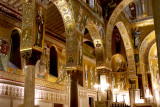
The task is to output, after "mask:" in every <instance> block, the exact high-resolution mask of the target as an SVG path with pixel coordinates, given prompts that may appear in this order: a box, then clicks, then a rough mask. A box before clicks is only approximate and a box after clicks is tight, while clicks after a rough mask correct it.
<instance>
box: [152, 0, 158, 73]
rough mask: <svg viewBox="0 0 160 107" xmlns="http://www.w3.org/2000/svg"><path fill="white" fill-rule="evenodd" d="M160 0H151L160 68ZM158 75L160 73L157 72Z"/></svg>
mask: <svg viewBox="0 0 160 107" xmlns="http://www.w3.org/2000/svg"><path fill="white" fill-rule="evenodd" d="M159 4H160V0H152V8H153V9H152V10H153V18H154V26H155V34H156V43H157V53H158V65H159V69H160V20H159V17H160V7H159ZM159 76H160V73H159Z"/></svg>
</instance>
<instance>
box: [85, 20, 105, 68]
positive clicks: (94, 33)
mask: <svg viewBox="0 0 160 107" xmlns="http://www.w3.org/2000/svg"><path fill="white" fill-rule="evenodd" d="M85 27H86V28H87V29H88V31H89V33H90V35H91V38H92V41H93V44H94V47H95V54H96V62H97V63H96V64H97V67H104V46H103V42H102V38H101V36H100V33H99V31H98V28H97V26H96V25H95V24H94V22H93V21H90V20H87V23H86V26H85Z"/></svg>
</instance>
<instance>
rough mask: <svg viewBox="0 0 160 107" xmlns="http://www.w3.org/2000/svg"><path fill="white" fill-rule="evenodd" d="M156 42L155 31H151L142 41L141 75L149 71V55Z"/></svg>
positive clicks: (140, 52) (140, 53)
mask: <svg viewBox="0 0 160 107" xmlns="http://www.w3.org/2000/svg"><path fill="white" fill-rule="evenodd" d="M155 42H156V37H155V31H151V32H150V33H149V34H148V35H147V36H146V37H145V38H144V40H143V41H142V44H141V46H140V48H139V49H140V51H139V56H140V65H141V66H140V69H141V73H144V72H143V71H145V70H149V66H148V64H149V62H148V54H149V50H150V48H151V47H152V45H153V44H154V43H155Z"/></svg>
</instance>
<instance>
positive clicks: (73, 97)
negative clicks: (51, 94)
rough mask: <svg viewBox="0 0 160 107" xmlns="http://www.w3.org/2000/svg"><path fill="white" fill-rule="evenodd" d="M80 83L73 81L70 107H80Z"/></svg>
mask: <svg viewBox="0 0 160 107" xmlns="http://www.w3.org/2000/svg"><path fill="white" fill-rule="evenodd" d="M77 84H78V81H77V80H75V79H71V92H70V94H71V95H70V96H71V97H70V107H78V86H77Z"/></svg>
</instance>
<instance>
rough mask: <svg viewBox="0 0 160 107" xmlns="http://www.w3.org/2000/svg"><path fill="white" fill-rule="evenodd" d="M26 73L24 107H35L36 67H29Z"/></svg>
mask: <svg viewBox="0 0 160 107" xmlns="http://www.w3.org/2000/svg"><path fill="white" fill-rule="evenodd" d="M25 71H26V78H25V85H24V107H34V94H35V67H34V66H33V65H27V66H26V68H25Z"/></svg>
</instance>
